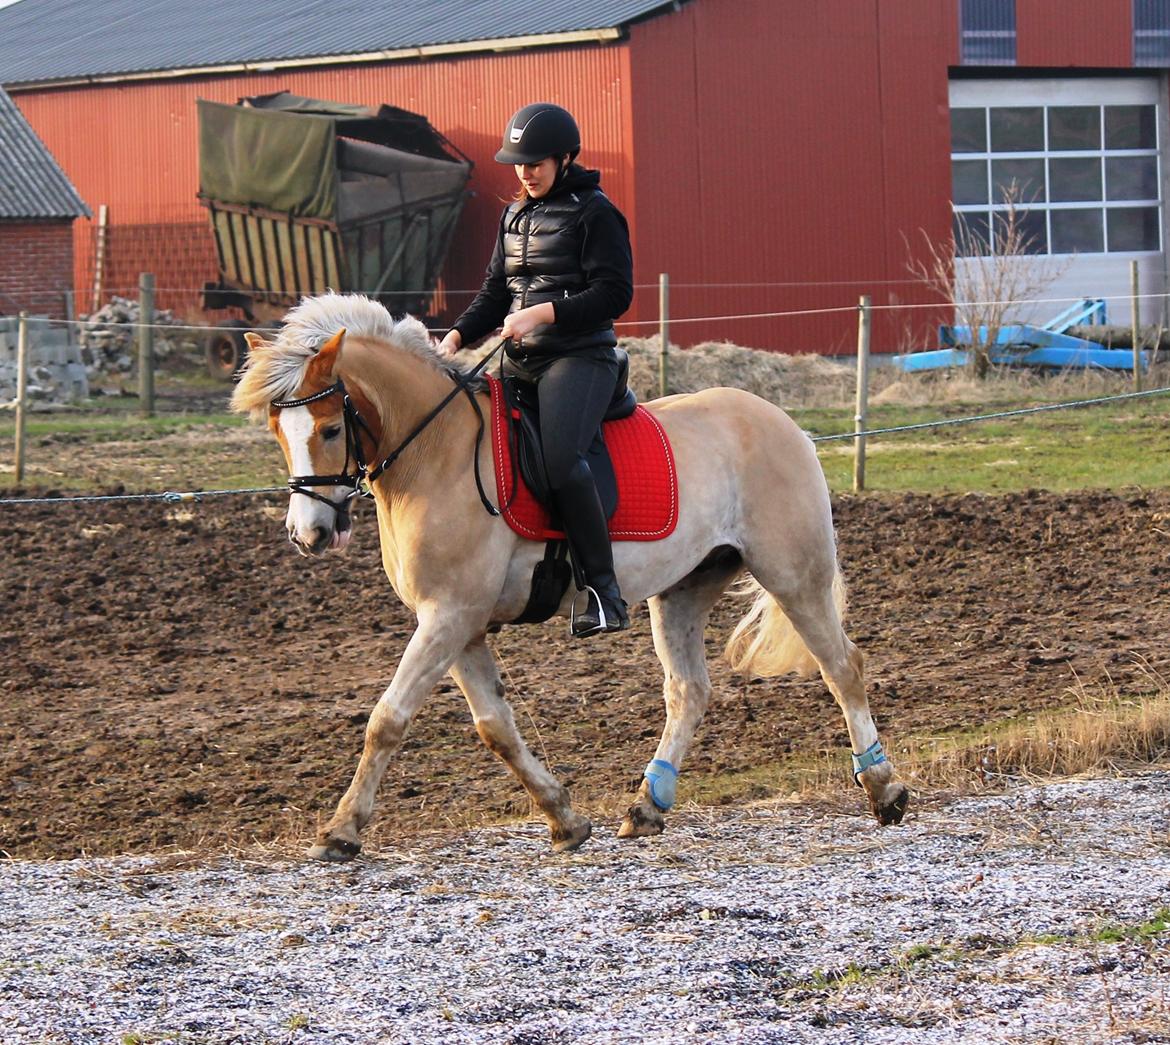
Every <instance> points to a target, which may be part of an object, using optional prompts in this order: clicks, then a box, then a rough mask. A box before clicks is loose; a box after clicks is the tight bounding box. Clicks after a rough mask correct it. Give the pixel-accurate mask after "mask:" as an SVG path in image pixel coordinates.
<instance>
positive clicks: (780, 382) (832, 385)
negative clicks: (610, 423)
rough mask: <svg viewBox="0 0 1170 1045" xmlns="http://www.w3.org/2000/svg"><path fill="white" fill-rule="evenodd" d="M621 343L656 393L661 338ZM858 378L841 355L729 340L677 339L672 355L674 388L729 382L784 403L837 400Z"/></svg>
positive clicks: (638, 384) (639, 381)
mask: <svg viewBox="0 0 1170 1045" xmlns="http://www.w3.org/2000/svg"><path fill="white" fill-rule="evenodd" d="M621 345H622V348H624V349H625V350H626V351H627V352H628V353H629V354H630V384H631V385H632V386H633V388H634V391H635V392H637V394H638V398H639V399H642V400H646V399H654V398H656V397H657V396H658V395H659V392H660V379H659V372H660V370H659V366H660V360H661V352H660V351H659V348H658V340H657V338H626V339H624V340H623V341H622V343H621ZM856 382H857V378H856V374H855V372H854V371H853V369H852V368H851V367H850V366H849V365H848V364H847V363H844V362H842V361H840V360H836V359H832V358H829V357H827V356H817V355H796V356H790V355H782V354H781V353H778V352H761V351H758V350H756V349H752V348H742V347H741V346H739V345H733V344H731V343H730V342H727V341H704V342H703V343H702V344H699V345H695V346H693V347H692V348H686V349H680V348H678V347H676V346H673V345H672V346H671V349H670V352H669V355H668V359H667V391H668V392H669V393H671V394H673V393H676V392H697V391H699V390H700V389H703V388H711V387H713V386H717V385H727V386H730V387H732V388H743V389H746V390H747V391H748V392H752V393H754V394H755V395H758V396H759V397H760V398H761V399H766V400H768V401H769V402H771V403H776V404H778V405H780V406H786V405H787V406H793V405H800V406H807V407H816V406H836V405H838V404H839V403H841V402H843V401H845V400H847V399H848V398H849V397H850V396H852V395H853V389H854V386H855V385H856Z"/></svg>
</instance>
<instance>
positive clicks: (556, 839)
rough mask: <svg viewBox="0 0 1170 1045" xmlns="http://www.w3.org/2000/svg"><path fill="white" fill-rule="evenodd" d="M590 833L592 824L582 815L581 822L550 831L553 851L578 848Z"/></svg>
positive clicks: (565, 851)
mask: <svg viewBox="0 0 1170 1045" xmlns="http://www.w3.org/2000/svg"><path fill="white" fill-rule="evenodd" d="M591 834H593V825H592V824H591V823H590V822H589V821H588V820H586V819H585V818H584V817H582V818H581V822H580V823H579V824H577V825H576V826H574V827H571V828H568V829H567V830H566V829H563V828H562V829H560V830H555V831H553V832H552V847H553V851H554V852H557V853H571V852H572V851H573V850H574V849H579V848H580V847H581V846H582V845H583V844H584V843H585V841H586V840H587V839H588V838H589V836H590V835H591Z"/></svg>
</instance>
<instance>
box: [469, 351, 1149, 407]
mask: <svg viewBox="0 0 1170 1045" xmlns="http://www.w3.org/2000/svg"><path fill="white" fill-rule="evenodd" d="M494 347H495V341H494V340H493V339H491V338H489V339H488V341H487V342H485V344H484V345H482V346H481V347H480V348H478V349H476V350H474V351H473V352H471V353H470V354H469V356H468V359H467V363H468V365H471V363H472V362H473V361H475V360H478V359H480V358H482V357H483V356H484V355H486V354H487V353H488V352H489V351H490V350H491V349H493V348H494ZM621 347H622V348H624V349H625V350H626V352H628V353H629V356H630V387H631V388H633V389H634V392H635V393H636V394H637V396H638V398H639V400H641V401H642V402H646V401H647V400H650V399H656V398H657V397H658V393H659V358H660V355H661V353H660V351H659V347H658V338H657V337H642V338H639V337H629V338H622V339H621ZM881 359H882V357H880V356H879V357H875V359H874V363H873V366H872V368H871V370H870V379H869V391H870V402H871V403H872V404H874V405H883V404H889V405H901V406H935V405H946V404H951V403H976V404H991V403H1005V402H1018V401H1019V400H1034V399H1043V400H1049V399H1051V400H1057V399H1060V400H1064V399H1088V398H1092V397H1094V396H1100V395H1115V394H1117V393H1119V392H1128V391H1130V389H1131V384H1132V378H1131V377H1130V376H1129V375H1128V374H1126V373H1123V372H1112V371H1104V370H1068V371H1065V372H1062V373H1058V374H1045V373H1039V372H1037V371H1033V370H1027V369H1022V368H1021V369H1005V368H993V370H992V373H991V374H990V375H989V376H988V377H987V379H986V380H982V381H980V380H978V379H976V378H975V377H974V376H973V375H972V374H971V373H970V372H969V371H967V370H940V371H931V372H927V373H922V374H903V373H901V372H900V371H897V370H894V368H893V367H890V366H884V365H882V361H881ZM853 362H854V360H853V358H852V357H848V356H837V357H835V356H821V355H815V354H812V353H806V354H802V355H786V354H784V353H782V352H765V351H763V350H761V349H754V348H744V347H742V346H740V345H733V344H731V343H729V342H726V341H705V342H703V343H702V344H698V345H694V346H692V347H690V348H679V347H678V346H677V345H673V344H672V345H671V346H670V351H669V358H668V363H667V374H668V391H669V392H670V394H672V395H673V394H675V393H679V392H697V391H699V390H700V389H703V388H712V387H715V386H728V387H731V388H742V389H745V390H747V391H748V392H752V393H754V394H755V395H758V396H759V397H760V398H761V399H766V400H768V402H770V403H776V404H777V405H779V406H782V407H785V408H788V409H843V410H852V409H853V399H854V394H855V391H856V384H857V375H856V371H855V369H854V366H853ZM490 370H491V372H492V373H495V372H496V364H495V362H494V361H493V362H492V364H491V365H490ZM1167 385H1170V362H1162V363H1159V364H1157V365H1156V366H1155V367H1154V368H1153V369H1152V370H1151V371H1150V373H1149V374H1147V375H1146V378H1145V384H1144V387H1146V388H1161V387H1165V386H1167Z"/></svg>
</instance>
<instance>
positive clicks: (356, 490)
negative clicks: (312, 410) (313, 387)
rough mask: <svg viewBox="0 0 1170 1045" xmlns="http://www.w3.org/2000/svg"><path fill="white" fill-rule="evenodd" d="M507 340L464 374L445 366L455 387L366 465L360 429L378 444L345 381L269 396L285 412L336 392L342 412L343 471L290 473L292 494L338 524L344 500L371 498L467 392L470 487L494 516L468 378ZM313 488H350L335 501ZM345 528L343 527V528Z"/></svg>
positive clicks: (344, 519)
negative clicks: (325, 508)
mask: <svg viewBox="0 0 1170 1045" xmlns="http://www.w3.org/2000/svg"><path fill="white" fill-rule="evenodd" d="M505 344H507V338H505V339H504V340H502V341H501V342H500V343H499V344H498V345H496V347H495V348H493V349H492V350H491V351H490V352H489V353H488V354H487V355H486V356H484V357H483V359H481V360H480V361H479V362H478V363H477V364H476V365H475V366H474V367H473V368H472V369H471V370H469V371H468V372H467V373H466V374H461V373H459V372H457V371H453V370H447V372H446V373H447V376H448V377H450V378H451V380H452V381H454V382H455V387H454V388H453V389H451V391H450V392H448V393H447V395H446V396H444V397H443V399H442V400H441V401H440V402H439V404H438V406H436V407H434V408H433V409H432V410H431V411H430V412H429V413H428V414H427V415H426V417H424V418H423V419H422V420H421V421H419V423H418V424H417V425H415V426H414V428H412V429H411V430H410V432H409V433H408V434H407V436H406V437H405V438H404V439H403V440H402V442H400V443H399V444H398V445H397V446H396V447H395V448H394V449H393V450H392V451H391V452H390V454H389V455H388V456H387V457H384V458H383V459H382V460H381V461H379V462H378V463H377V464H376V465H374V466H373V467H371V466H370V465H369V464H368V463H367V462H366V458H365V454H364V453H363V451H362V439H361V434H362V432H365V434H366V435H368V436H369V437H370V441H371V442H372V443H374V445H375V446H376V445H377V439H376V438H375V437H374V433H373V432H372V431H371V430H370V426H369V425H368V424H366V421H365V419H364V418H363V417H362V415H361V413H360V412H359V411H358V408H357V406H355V405H354V402H353V400H352V399H351V398H350V396H349V392H348V391H347V390H346V387H345V382H344V381H342V380H341V378H340V377H339V378H338V379H337V380H336V381H335V382H334V383H333V384H332V385H330V386H329V387H328V388H323V389H322V390H321V391H320V392H314V393H313V394H312V395H310V396H304V397H302V398H301V399H279V400H273V402H272V407H273V408H274V409H276V410H284V409H286V408H288V407H293V406H307V405H308V404H309V403H316V402H317V401H318V400H321V399H325V398H327V397H329V396H331V395H339V396H341V410H342V416H343V418H344V424H345V464H344V465H343V466H342V470H341V472H340V473H338V474H337V475H293V476H289V480H288V485H289V488H290V489H291V490H292V492H293V493H302V494H304V495H305V496H306V497H312V498H313V500H315V501H320V502H321V503H322V504H327V505H329V507H330V508H332V509H333V510H334V511H335V512H337V517H338V523H339V525H340V524H342V523H348V522H349V502H350V501H351V500H353V498H355V497H373V495H374V491H373V484H374V483H375V482H376V481H377V479H378V477H379V476H381V475H382V473H383V472H385V471H386V469H387V468H389V467H390V466H391V465H392V464H393V463H394V462H395V461H397V460H398V458H399V457H400V456H401V454H402V452H403V451H404V450H405V449H406V448H407V447H408V446H410V444H411V443H413V442H414V441H415V439H417V438H418V436H419V435H421V434H422V432H423V430H424V429H425V428H426V427H427V425H429V424H430V423H431V422H432V421H433V420H434V419H435V418H436V417H438V416H439V414H441V413H442V412H443V410H444V409H446V407H447V405H448V404H449V403H450V402H451V400H452V399H454V398H455V397H456V396H457V395H459V393H460V392H462V393H463V394H464V395H465V396H467V401H468V402H469V403H471V406H472V409H474V410H475V414H476V417H478V418H479V430H478V432H477V433H476V436H475V486H476V489H477V490H478V491H479V499H480V502H481V503H482V504H483V506H484V508H486V509H487V512H488V514H489V515H499V514H500V510H499V509H498V508H497V507H496V506H495V505H494V504H492V503H491V501H489V500H488V496H487V493H486V492H485V491H484V488H483V480H482V478H481V476H480V471H479V453H480V448H481V446H482V445H483V432H484V419H483V410H482V409H481V408H480V405H479V401H478V400H477V399H476V398H475V392H474V391H473V390H472V387H471V382H472V381H473V380H474V379H475V378H476V377H478V376H479V373H480V371H481V370H483V368H484V367H486V366H487V364H488V362H489V360H490V359H491V358H492V356H494V355H495V354H496V353H497V352H499V351H500V349H501V348H503V347H504V345H505ZM351 461H352V462H353V464H354V469H355V470H354V471H352V472H351V471H350V469H349V466H350V462H351ZM314 486H344V487H347V488H348V489H349V493H348V494H346V496H345V499H344V500H342V501H334V500H332V499H331V498H329V497H324V496H322V495H321V494H319V493H317V492H316V491H315V490H313V489H312V488H313V487H314ZM342 528H344V529H348V526H344V527H342Z"/></svg>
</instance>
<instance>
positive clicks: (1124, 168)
mask: <svg viewBox="0 0 1170 1045" xmlns="http://www.w3.org/2000/svg"><path fill="white" fill-rule="evenodd" d="M1105 191H1106V196H1105V198H1106V199H1110V200H1156V199H1157V198H1158V158H1157V157H1156V156H1107V157H1106V158H1105Z"/></svg>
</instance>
